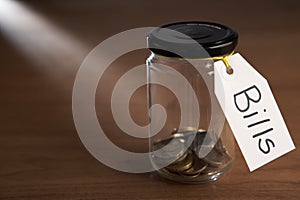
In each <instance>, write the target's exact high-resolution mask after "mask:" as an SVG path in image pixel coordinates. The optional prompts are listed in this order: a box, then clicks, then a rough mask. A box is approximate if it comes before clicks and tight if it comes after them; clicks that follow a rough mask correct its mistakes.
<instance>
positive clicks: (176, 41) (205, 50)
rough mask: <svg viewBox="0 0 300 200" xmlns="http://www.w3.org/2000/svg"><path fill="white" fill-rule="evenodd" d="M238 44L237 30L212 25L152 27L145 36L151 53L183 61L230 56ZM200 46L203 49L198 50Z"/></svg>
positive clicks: (186, 24)
mask: <svg viewBox="0 0 300 200" xmlns="http://www.w3.org/2000/svg"><path fill="white" fill-rule="evenodd" d="M195 41H196V42H195ZM237 41H238V33H237V32H236V31H234V30H233V29H231V28H228V27H226V26H224V25H221V24H217V23H212V22H178V23H172V24H166V25H163V26H161V27H158V28H155V29H154V30H153V31H151V32H150V33H149V34H148V36H147V42H148V48H149V49H150V50H151V51H152V52H154V53H156V54H160V55H163V56H168V57H185V58H204V57H209V56H210V57H214V56H222V55H226V54H230V53H231V52H232V51H233V50H234V49H235V47H236V45H237ZM195 43H197V44H195ZM199 44H200V45H201V48H202V50H199V46H200V45H199ZM174 49H175V50H174ZM198 51H202V52H198Z"/></svg>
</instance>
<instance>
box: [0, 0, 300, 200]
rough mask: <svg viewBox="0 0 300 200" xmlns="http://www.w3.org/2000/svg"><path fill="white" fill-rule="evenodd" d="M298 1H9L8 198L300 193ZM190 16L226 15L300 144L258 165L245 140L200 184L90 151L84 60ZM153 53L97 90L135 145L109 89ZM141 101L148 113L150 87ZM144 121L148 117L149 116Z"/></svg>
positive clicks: (2, 137)
mask: <svg viewBox="0 0 300 200" xmlns="http://www.w3.org/2000/svg"><path fill="white" fill-rule="evenodd" d="M298 2H299V1H296V0H295V1H292V0H290V1H289V0H287V1H249V2H247V1H237V0H229V1H223V2H220V1H219V2H218V3H215V2H214V3H213V2H211V3H210V2H209V1H199V0H198V1H183V2H180V3H176V2H175V1H138V0H135V1H119V2H117V1H115V2H113V1H108V0H105V1H88V2H83V1H82V2H80V1H58V0H54V1H50V0H49V1H48V0H47V1H33V0H31V1H22V2H18V1H9V0H2V1H1V2H0V113H1V114H0V161H1V164H0V199H173V200H175V199H191V200H192V199H264V200H266V199H272V200H274V199H300V147H299V143H300V134H299V130H300V123H299V121H300V117H299V114H300V107H299V102H300V94H299V92H300V78H299V77H300V67H299V64H298V61H297V58H298V56H299V46H300V26H299V25H300V24H299V19H300V12H299V11H300V4H299V3H298ZM186 20H208V21H215V22H219V23H224V24H227V25H228V26H231V27H234V28H235V29H236V30H237V31H238V32H239V34H240V39H239V45H238V51H239V52H241V53H242V54H243V55H244V56H245V57H246V58H247V59H248V60H249V61H250V62H251V63H252V64H253V65H254V66H255V67H256V69H257V70H258V71H259V72H260V73H262V74H263V75H264V76H265V77H266V78H267V79H268V81H269V83H270V84H271V87H272V90H273V93H274V95H275V97H276V99H277V103H278V105H279V107H280V109H281V111H282V114H283V116H284V118H285V121H286V123H287V126H288V128H289V130H290V133H291V136H292V138H293V140H294V142H295V145H296V150H294V151H292V152H290V153H288V154H286V155H284V156H283V157H281V158H279V159H277V160H275V161H273V162H271V163H269V164H267V165H266V166H264V167H262V168H260V169H258V170H256V171H254V172H252V173H250V172H249V171H248V168H247V166H246V164H245V161H244V160H243V158H242V155H241V153H240V151H239V149H238V148H236V160H235V162H234V165H233V167H232V168H231V170H230V171H229V172H228V173H227V174H226V175H224V176H223V177H222V178H221V179H219V180H218V181H216V182H212V183H208V184H200V185H184V184H178V183H174V182H170V181H164V180H161V179H159V178H158V177H157V176H155V175H154V174H153V173H146V174H128V173H123V172H119V171H116V170H113V169H111V168H109V167H107V166H105V165H103V164H102V163H100V162H99V161H97V160H96V159H94V158H93V157H92V156H91V155H90V154H89V152H88V151H87V150H86V149H85V147H84V146H83V144H82V142H81V141H80V139H79V137H78V135H77V132H76V129H75V125H74V122H73V117H72V107H71V105H72V88H73V83H74V79H75V76H76V72H77V70H78V69H79V66H80V64H81V62H82V60H83V59H84V58H85V56H86V55H87V54H88V52H89V51H90V50H91V49H92V48H93V47H95V46H96V45H97V44H98V43H100V42H101V41H103V40H104V39H106V38H107V37H109V36H112V35H113V34H116V33H118V32H120V31H125V30H127V29H131V28H136V27H142V26H158V25H160V24H164V23H168V22H173V21H186ZM147 53H148V52H147V51H141V52H136V54H134V55H131V56H130V55H129V57H128V58H124V59H121V60H120V61H119V62H118V63H116V64H115V65H116V66H119V71H117V72H115V71H116V69H118V68H117V67H115V68H114V70H111V71H108V72H107V74H108V76H106V77H109V78H108V79H107V80H103V81H108V82H106V84H107V87H105V88H104V89H102V90H98V93H99V94H97V99H98V100H97V105H96V106H97V112H99V113H100V115H101V114H102V115H103V116H107V118H105V117H104V121H105V122H102V123H103V125H104V126H106V128H107V129H110V130H111V131H108V134H110V135H109V137H110V138H111V139H112V140H113V141H114V142H115V143H116V144H118V145H120V146H122V145H123V146H126V145H127V146H129V147H127V148H133V149H134V148H135V147H130V146H131V143H130V140H129V139H128V138H127V140H122V136H120V137H119V136H118V135H121V134H120V132H118V129H116V128H115V127H114V123H113V122H111V123H110V121H112V119H111V114H110V113H109V112H108V111H106V110H105V109H104V108H107V105H105V104H107V102H105V101H101V95H102V96H103V97H105V95H107V94H109V90H110V89H112V86H111V85H110V84H109V83H110V82H113V81H116V80H117V78H118V77H119V76H120V75H119V74H120V73H123V72H124V69H123V68H122V66H124V68H126V69H127V70H128V69H129V68H130V67H129V66H130V63H136V62H140V64H142V63H143V61H144V59H145V57H146V56H147ZM133 60H134V61H133ZM132 67H133V66H132ZM122 70H123V71H122ZM109 75H110V76H109ZM100 82H101V81H100ZM110 92H111V91H110ZM137 104H138V106H139V107H138V108H139V109H141V113H142V114H145V110H146V108H145V105H146V104H145V98H144V97H143V96H142V97H141V99H140V100H139V101H138V102H137ZM102 108H103V109H102ZM139 109H138V110H137V111H134V112H138V111H139ZM102 110H104V111H103V112H104V113H103V112H102ZM105 112H108V113H105ZM133 115H134V113H133ZM136 120H137V121H138V120H140V123H145V118H142V119H136ZM100 123H101V122H100ZM124 141H125V142H124ZM137 146H139V144H137ZM140 146H142V145H140ZM297 147H298V148H297ZM107 153H109V152H107Z"/></svg>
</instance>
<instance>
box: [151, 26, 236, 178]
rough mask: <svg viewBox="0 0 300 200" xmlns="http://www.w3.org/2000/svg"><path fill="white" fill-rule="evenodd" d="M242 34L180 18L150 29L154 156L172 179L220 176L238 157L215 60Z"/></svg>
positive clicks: (157, 166) (162, 172) (159, 169)
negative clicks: (219, 98) (217, 90)
mask: <svg viewBox="0 0 300 200" xmlns="http://www.w3.org/2000/svg"><path fill="white" fill-rule="evenodd" d="M237 39H238V34H237V33H236V32H235V31H234V30H232V29H230V28H228V27H226V26H223V25H220V24H216V23H209V22H180V23H173V24H167V25H164V26H161V27H158V28H156V29H154V30H153V31H151V32H150V33H149V34H148V37H147V42H148V48H149V50H150V51H151V55H150V56H149V57H148V59H147V79H148V108H149V120H150V126H149V137H150V142H149V144H150V150H151V152H152V153H151V158H150V159H151V162H152V164H153V166H154V167H155V169H157V172H159V174H160V175H161V176H163V177H165V178H167V179H170V180H174V181H177V182H183V183H201V182H208V181H213V180H217V179H218V177H220V175H222V174H223V173H224V172H226V171H227V170H228V169H229V168H230V166H231V164H232V162H233V160H234V144H235V143H234V139H233V136H232V134H231V130H230V128H229V126H228V124H227V122H226V119H225V116H224V114H223V112H222V110H221V108H220V105H219V103H218V101H217V99H216V97H215V94H214V61H215V59H216V58H218V59H220V57H222V56H227V55H230V54H231V53H232V52H233V50H234V48H235V47H236V44H237Z"/></svg>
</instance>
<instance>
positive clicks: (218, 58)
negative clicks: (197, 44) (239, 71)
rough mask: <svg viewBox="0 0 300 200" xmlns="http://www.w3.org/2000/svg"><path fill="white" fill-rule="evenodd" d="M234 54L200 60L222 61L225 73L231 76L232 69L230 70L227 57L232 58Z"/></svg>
mask: <svg viewBox="0 0 300 200" xmlns="http://www.w3.org/2000/svg"><path fill="white" fill-rule="evenodd" d="M233 54H234V52H231V53H230V54H229V55H226V56H215V57H211V58H203V59H202V60H222V61H223V62H224V64H225V66H226V72H227V73H228V74H232V73H233V69H232V68H231V66H230V64H229V61H228V58H229V56H232V55H233Z"/></svg>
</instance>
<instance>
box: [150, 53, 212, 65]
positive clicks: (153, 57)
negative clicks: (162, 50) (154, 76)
mask: <svg viewBox="0 0 300 200" xmlns="http://www.w3.org/2000/svg"><path fill="white" fill-rule="evenodd" d="M148 61H150V62H156V61H157V62H160V63H177V64H199V63H202V64H205V63H213V62H214V60H213V59H209V58H208V59H202V58H193V59H191V58H181V57H167V56H163V55H160V54H156V53H154V52H152V51H151V55H150V56H149V57H148Z"/></svg>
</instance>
